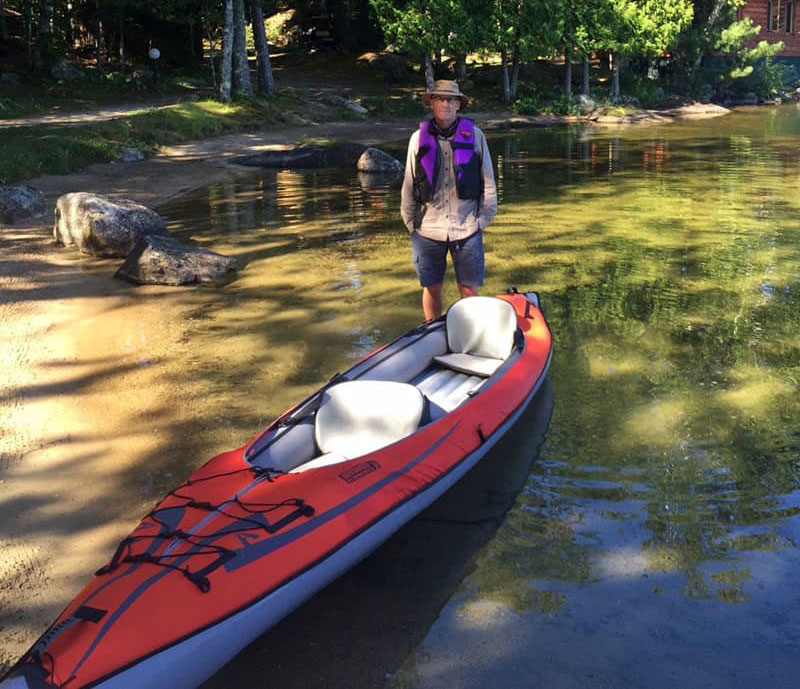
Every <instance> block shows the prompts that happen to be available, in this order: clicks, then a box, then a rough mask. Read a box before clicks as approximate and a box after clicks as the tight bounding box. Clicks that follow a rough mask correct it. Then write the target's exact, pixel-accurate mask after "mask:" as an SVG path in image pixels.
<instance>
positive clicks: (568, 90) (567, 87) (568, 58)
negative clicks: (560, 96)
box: [564, 44, 572, 96]
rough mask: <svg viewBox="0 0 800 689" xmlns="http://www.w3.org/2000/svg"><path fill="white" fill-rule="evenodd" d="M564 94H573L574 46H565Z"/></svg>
mask: <svg viewBox="0 0 800 689" xmlns="http://www.w3.org/2000/svg"><path fill="white" fill-rule="evenodd" d="M564 95H565V96H571V95H572V48H571V47H570V45H569V44H567V45H565V46H564Z"/></svg>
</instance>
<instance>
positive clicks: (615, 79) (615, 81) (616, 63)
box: [611, 53, 622, 98]
mask: <svg viewBox="0 0 800 689" xmlns="http://www.w3.org/2000/svg"><path fill="white" fill-rule="evenodd" d="M621 59H622V58H621V57H620V54H619V53H611V97H612V98H619V68H620V60H621Z"/></svg>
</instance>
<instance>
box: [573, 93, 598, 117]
mask: <svg viewBox="0 0 800 689" xmlns="http://www.w3.org/2000/svg"><path fill="white" fill-rule="evenodd" d="M575 102H576V103H577V104H578V107H580V109H581V111H583V112H584V113H587V112H591V111H592V110H594V109H595V108H596V107H597V103H596V102H595V100H594V99H593V98H592V97H591V96H587V95H586V94H583V93H581V94H579V95H577V96H575Z"/></svg>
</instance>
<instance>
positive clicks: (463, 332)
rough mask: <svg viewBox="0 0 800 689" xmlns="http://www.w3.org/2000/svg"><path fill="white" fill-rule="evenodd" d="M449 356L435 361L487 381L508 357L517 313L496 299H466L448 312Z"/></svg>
mask: <svg viewBox="0 0 800 689" xmlns="http://www.w3.org/2000/svg"><path fill="white" fill-rule="evenodd" d="M446 324H447V346H448V349H449V350H450V351H449V353H447V354H444V355H441V356H436V357H434V361H435V362H436V363H438V364H440V365H442V366H444V367H446V368H450V369H453V370H455V371H461V372H462V373H466V374H468V375H474V376H480V377H482V378H488V377H489V376H490V375H492V374H493V373H494V372H495V371H496V370H497V369H498V368H499V367H500V365H501V364H502V363H503V362H504V361H505V360H506V359H507V358H508V357H509V355H510V354H511V350H512V349H513V347H514V335H515V333H516V331H517V313H516V311H515V310H514V307H513V306H511V304H509V303H508V302H507V301H505V300H503V299H498V298H497V297H467V298H465V299H460V300H459V301H457V302H456V303H455V304H453V305H452V306H451V307H450V309H449V310H448V311H447V318H446Z"/></svg>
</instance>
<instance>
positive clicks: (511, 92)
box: [508, 40, 520, 102]
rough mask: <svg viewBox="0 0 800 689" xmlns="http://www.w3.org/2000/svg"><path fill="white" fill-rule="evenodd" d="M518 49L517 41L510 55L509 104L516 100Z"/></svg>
mask: <svg viewBox="0 0 800 689" xmlns="http://www.w3.org/2000/svg"><path fill="white" fill-rule="evenodd" d="M519 64H520V48H519V40H517V44H516V45H515V46H514V52H513V53H512V54H511V84H510V86H509V89H508V97H509V102H512V101H515V100H517V85H518V84H519Z"/></svg>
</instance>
